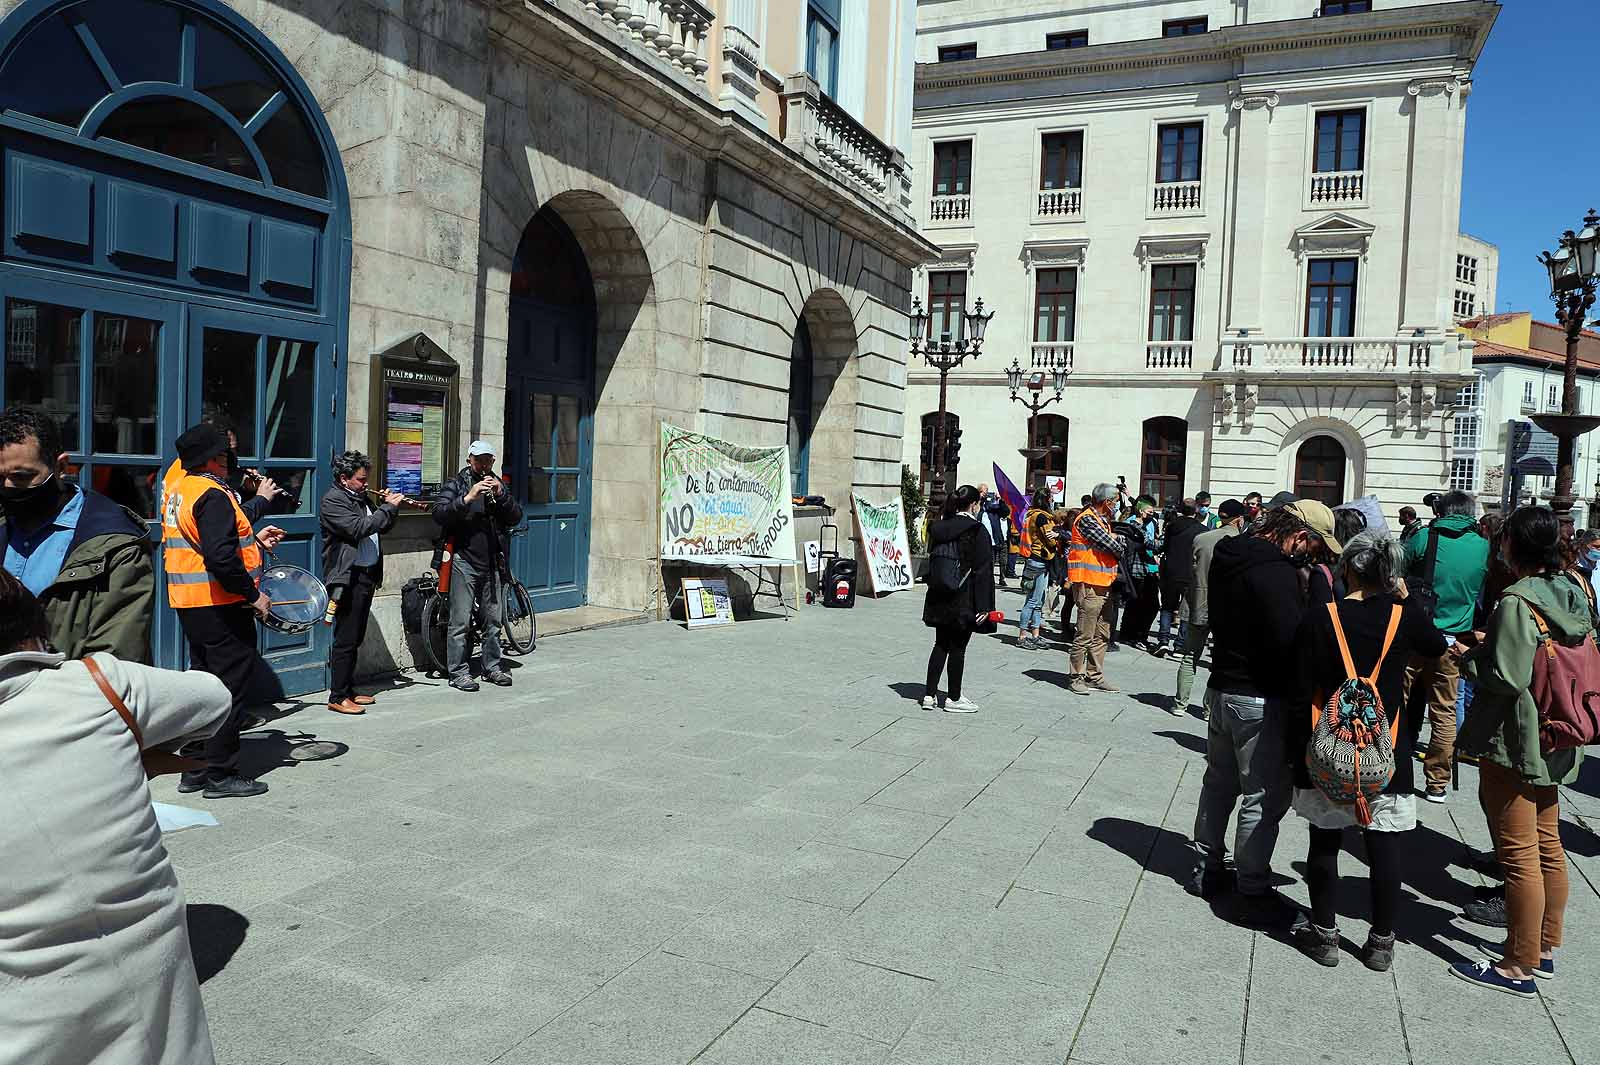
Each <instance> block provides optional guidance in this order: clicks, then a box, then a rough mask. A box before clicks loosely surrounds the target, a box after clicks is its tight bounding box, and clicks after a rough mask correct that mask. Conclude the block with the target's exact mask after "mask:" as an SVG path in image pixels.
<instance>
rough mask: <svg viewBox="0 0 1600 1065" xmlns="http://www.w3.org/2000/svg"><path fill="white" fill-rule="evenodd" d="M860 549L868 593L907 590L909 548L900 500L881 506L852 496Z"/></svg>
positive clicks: (908, 580)
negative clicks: (869, 584)
mask: <svg viewBox="0 0 1600 1065" xmlns="http://www.w3.org/2000/svg"><path fill="white" fill-rule="evenodd" d="M850 499H851V502H853V503H854V504H855V510H856V524H857V525H858V526H859V527H860V529H861V547H862V549H863V550H865V551H866V553H867V575H868V576H869V577H870V578H871V579H872V592H873V594H874V595H882V594H883V593H885V592H898V591H900V590H902V589H905V588H909V587H911V545H910V543H909V542H908V540H907V538H906V512H905V510H904V508H902V507H901V505H900V500H898V499H896V500H895V501H894V502H893V503H886V504H883V505H881V506H879V505H875V504H872V503H868V502H867V501H866V500H865V499H862V498H861V497H860V496H858V495H854V494H852V495H851V497H850Z"/></svg>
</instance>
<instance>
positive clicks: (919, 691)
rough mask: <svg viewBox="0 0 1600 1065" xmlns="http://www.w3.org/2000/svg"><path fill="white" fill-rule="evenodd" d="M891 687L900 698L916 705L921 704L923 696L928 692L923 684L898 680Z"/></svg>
mask: <svg viewBox="0 0 1600 1065" xmlns="http://www.w3.org/2000/svg"><path fill="white" fill-rule="evenodd" d="M889 687H890V689H892V690H893V691H894V693H895V694H896V695H898V696H900V698H902V699H908V700H910V701H911V702H914V703H919V702H921V701H922V696H923V694H924V693H925V692H926V691H927V690H928V689H927V688H925V687H924V686H922V685H921V684H918V683H916V682H915V681H909V680H897V681H895V682H894V683H893V684H891V685H889Z"/></svg>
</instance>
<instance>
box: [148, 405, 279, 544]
mask: <svg viewBox="0 0 1600 1065" xmlns="http://www.w3.org/2000/svg"><path fill="white" fill-rule="evenodd" d="M210 424H211V425H213V426H215V427H216V428H218V429H220V430H222V431H223V432H224V433H226V434H228V450H227V451H225V452H224V453H223V458H224V460H225V461H226V463H227V467H228V472H227V473H226V474H224V475H223V478H222V479H223V481H225V482H226V483H227V485H228V487H229V488H231V489H233V493H234V495H236V496H238V497H239V509H241V510H243V511H244V516H245V517H246V518H248V519H250V524H252V525H254V524H255V523H256V522H258V521H260V520H261V519H262V518H264V517H266V516H267V515H268V514H270V513H272V509H273V505H274V503H275V502H276V501H277V500H278V498H279V497H280V496H282V495H283V494H284V491H283V489H282V488H280V487H279V486H278V482H277V481H274V480H273V479H272V478H271V477H267V476H265V475H264V474H262V473H261V472H260V471H258V470H254V469H245V468H244V467H243V466H240V465H239V436H238V434H237V433H235V432H234V431H233V426H232V425H231V424H229V422H228V420H227V419H226V418H221V417H216V418H212V419H211V421H210ZM183 476H184V469H183V460H182V459H173V460H172V465H170V466H168V467H167V472H166V473H164V474H162V475H161V508H162V509H163V510H165V509H166V499H167V493H168V492H170V491H171V490H172V486H173V485H175V484H177V483H178V481H180V480H182V479H183Z"/></svg>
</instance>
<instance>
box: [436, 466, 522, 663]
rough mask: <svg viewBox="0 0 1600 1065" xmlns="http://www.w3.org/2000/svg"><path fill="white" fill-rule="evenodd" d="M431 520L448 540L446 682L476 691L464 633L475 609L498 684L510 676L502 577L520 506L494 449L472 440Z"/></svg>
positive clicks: (485, 657)
mask: <svg viewBox="0 0 1600 1065" xmlns="http://www.w3.org/2000/svg"><path fill="white" fill-rule="evenodd" d="M433 520H434V521H435V522H437V523H438V525H439V528H440V530H441V531H442V535H443V537H444V539H445V542H446V543H447V544H448V545H449V549H450V554H451V562H450V567H451V570H450V631H449V635H448V639H447V641H446V644H447V649H448V654H449V658H450V663H449V665H450V687H452V688H455V689H456V690H457V691H464V692H475V691H477V690H478V682H477V681H475V680H473V679H472V670H471V663H470V660H469V658H468V651H469V648H468V645H467V634H468V632H469V631H470V630H471V628H472V620H473V612H474V611H475V610H476V611H477V618H478V627H479V630H480V633H481V639H482V642H483V679H484V680H486V681H488V682H489V683H490V684H495V685H498V686H500V687H502V688H508V687H510V686H511V675H510V674H509V673H507V672H506V671H505V665H504V662H503V660H502V659H501V657H500V580H501V577H502V575H503V573H504V572H505V569H506V566H507V556H508V553H509V542H510V536H509V533H510V531H511V529H512V527H513V526H515V525H517V524H519V523H520V522H521V521H522V506H521V504H519V503H518V502H517V501H516V500H515V499H512V498H511V493H510V492H509V491H507V490H506V487H505V485H503V484H501V483H500V478H499V477H496V476H495V472H494V448H493V447H491V446H490V445H489V444H488V442H486V441H483V440H474V441H473V442H472V443H471V445H469V446H468V448H467V465H466V466H464V467H462V469H461V472H460V473H458V474H456V475H455V477H454V478H453V479H451V480H450V481H448V482H446V483H445V484H444V485H443V487H441V488H440V490H439V495H438V497H437V498H436V499H435V500H434V503H433Z"/></svg>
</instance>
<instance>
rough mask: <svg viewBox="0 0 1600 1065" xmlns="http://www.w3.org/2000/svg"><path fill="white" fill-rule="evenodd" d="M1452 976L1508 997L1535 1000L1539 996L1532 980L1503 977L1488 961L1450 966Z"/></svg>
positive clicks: (1461, 962)
mask: <svg viewBox="0 0 1600 1065" xmlns="http://www.w3.org/2000/svg"><path fill="white" fill-rule="evenodd" d="M1450 975H1451V976H1454V977H1456V978H1458V979H1461V980H1465V981H1466V982H1467V983H1469V984H1477V985H1478V986H1479V987H1487V988H1488V989H1489V990H1491V991H1504V992H1505V993H1506V994H1508V995H1516V996H1517V997H1518V998H1533V997H1534V995H1536V994H1538V992H1537V991H1535V990H1534V986H1533V981H1532V980H1513V979H1511V978H1510V977H1507V976H1501V975H1500V973H1499V972H1497V971H1496V970H1495V967H1494V966H1493V965H1492V964H1490V963H1489V962H1486V961H1460V962H1456V963H1455V964H1454V965H1452V966H1450Z"/></svg>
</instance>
